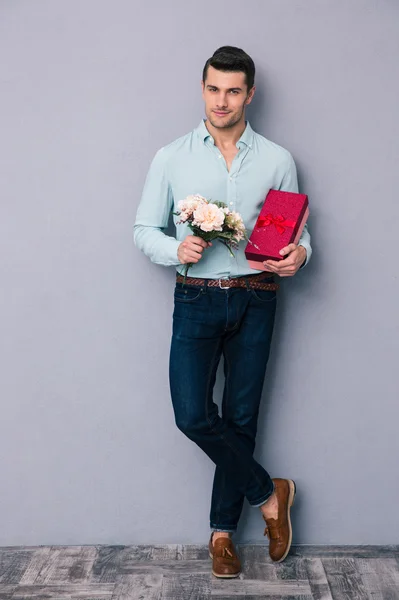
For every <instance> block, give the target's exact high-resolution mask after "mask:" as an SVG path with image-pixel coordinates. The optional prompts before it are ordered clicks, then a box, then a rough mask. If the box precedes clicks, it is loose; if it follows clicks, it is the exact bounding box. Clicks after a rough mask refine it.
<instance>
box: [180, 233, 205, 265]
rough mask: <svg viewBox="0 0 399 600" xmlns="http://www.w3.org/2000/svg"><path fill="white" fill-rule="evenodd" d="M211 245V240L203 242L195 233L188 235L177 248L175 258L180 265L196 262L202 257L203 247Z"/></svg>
mask: <svg viewBox="0 0 399 600" xmlns="http://www.w3.org/2000/svg"><path fill="white" fill-rule="evenodd" d="M208 246H212V243H211V242H205V240H203V239H202V238H200V237H197V236H196V235H188V236H187V237H186V239H185V240H184V242H182V243H181V244H180V246H179V248H178V249H177V258H178V259H179V260H180V262H181V264H182V265H185V264H187V263H197V262H198V261H199V260H200V259H201V258H202V252H203V251H204V248H208Z"/></svg>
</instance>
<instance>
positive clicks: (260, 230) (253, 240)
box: [245, 190, 309, 271]
mask: <svg viewBox="0 0 399 600" xmlns="http://www.w3.org/2000/svg"><path fill="white" fill-rule="evenodd" d="M308 216H309V201H308V197H307V195H306V194H297V193H296V192H283V191H280V190H270V191H269V193H268V194H267V196H266V200H265V202H264V204H263V206H262V210H261V211H260V214H259V217H258V219H257V221H256V224H255V227H254V229H253V231H252V233H251V236H250V238H249V242H248V244H247V246H246V248H245V256H246V258H247V260H248V263H249V265H250V267H251V268H252V269H257V270H262V271H267V270H268V269H267V267H265V266H264V265H263V264H262V262H263V261H265V260H269V259H271V260H283V259H284V258H286V257H284V256H281V254H280V250H281V249H282V248H284V247H285V246H288V244H292V243H293V244H297V243H298V241H299V238H300V237H301V234H302V231H303V228H304V226H305V223H306V221H307V219H308Z"/></svg>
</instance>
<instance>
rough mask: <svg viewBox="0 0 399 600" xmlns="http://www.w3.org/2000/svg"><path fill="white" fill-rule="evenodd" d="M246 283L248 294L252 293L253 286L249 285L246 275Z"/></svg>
mask: <svg viewBox="0 0 399 600" xmlns="http://www.w3.org/2000/svg"><path fill="white" fill-rule="evenodd" d="M244 281H245V285H246V286H247V292H250V291H251V286H250V285H249V283H248V278H247V277H245V275H244Z"/></svg>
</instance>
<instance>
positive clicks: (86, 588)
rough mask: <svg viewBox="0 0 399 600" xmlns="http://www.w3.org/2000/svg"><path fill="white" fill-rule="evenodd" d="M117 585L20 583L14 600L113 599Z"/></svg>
mask: <svg viewBox="0 0 399 600" xmlns="http://www.w3.org/2000/svg"><path fill="white" fill-rule="evenodd" d="M114 588H115V585H114V584H113V583H111V584H108V583H98V584H86V583H81V584H76V583H62V584H48V585H18V586H17V587H16V589H15V591H14V594H13V595H12V600H28V598H29V600H30V599H32V600H35V599H37V600H44V599H46V600H47V599H48V598H54V600H55V599H57V600H63V599H64V598H65V599H66V600H81V599H84V600H94V599H96V600H111V598H112V594H113V591H114Z"/></svg>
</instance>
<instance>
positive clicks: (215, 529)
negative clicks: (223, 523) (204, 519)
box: [211, 526, 237, 533]
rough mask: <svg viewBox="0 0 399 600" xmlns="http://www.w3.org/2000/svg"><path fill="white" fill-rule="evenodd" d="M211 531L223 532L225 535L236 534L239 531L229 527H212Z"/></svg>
mask: <svg viewBox="0 0 399 600" xmlns="http://www.w3.org/2000/svg"><path fill="white" fill-rule="evenodd" d="M211 531H223V532H224V533H235V532H236V531H237V529H228V528H227V527H224V528H223V529H222V528H221V527H212V526H211Z"/></svg>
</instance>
